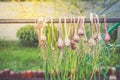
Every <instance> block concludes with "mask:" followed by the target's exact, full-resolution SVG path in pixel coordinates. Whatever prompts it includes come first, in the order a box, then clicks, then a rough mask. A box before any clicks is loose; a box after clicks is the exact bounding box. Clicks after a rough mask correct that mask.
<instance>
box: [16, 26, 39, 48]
mask: <svg viewBox="0 0 120 80" xmlns="http://www.w3.org/2000/svg"><path fill="white" fill-rule="evenodd" d="M17 37H18V38H19V39H20V41H21V43H22V44H23V45H25V46H36V45H37V43H38V37H37V34H36V32H35V30H34V27H33V25H25V26H23V27H21V28H20V29H19V30H18V31H17Z"/></svg>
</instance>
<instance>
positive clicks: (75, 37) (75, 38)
mask: <svg viewBox="0 0 120 80" xmlns="http://www.w3.org/2000/svg"><path fill="white" fill-rule="evenodd" d="M74 23H75V19H74ZM78 24H79V18H78V22H77V25H76V27H75V32H74V37H73V39H74V41H75V42H77V43H78V42H79V40H80V37H79V36H78V34H77V29H78Z"/></svg>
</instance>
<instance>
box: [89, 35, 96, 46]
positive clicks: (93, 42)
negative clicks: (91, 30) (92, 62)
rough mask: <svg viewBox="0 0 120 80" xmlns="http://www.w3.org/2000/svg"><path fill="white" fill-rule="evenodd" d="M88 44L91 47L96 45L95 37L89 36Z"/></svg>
mask: <svg viewBox="0 0 120 80" xmlns="http://www.w3.org/2000/svg"><path fill="white" fill-rule="evenodd" d="M88 44H89V46H90V47H93V46H95V45H96V42H95V39H94V38H93V37H91V38H90V39H89V41H88Z"/></svg>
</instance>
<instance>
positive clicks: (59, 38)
mask: <svg viewBox="0 0 120 80" xmlns="http://www.w3.org/2000/svg"><path fill="white" fill-rule="evenodd" d="M57 45H58V48H59V49H62V48H63V47H64V41H63V40H62V26H61V18H60V19H59V37H58V43H57Z"/></svg>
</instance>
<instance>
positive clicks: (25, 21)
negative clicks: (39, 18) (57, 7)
mask: <svg viewBox="0 0 120 80" xmlns="http://www.w3.org/2000/svg"><path fill="white" fill-rule="evenodd" d="M77 20H78V18H76V19H75V22H76V23H77ZM99 21H100V23H103V22H104V19H103V18H100V19H99ZM58 22H59V19H58V18H54V19H53V23H58ZM61 22H62V23H64V18H62V20H61ZM66 22H67V23H70V22H74V19H73V18H72V19H71V18H66ZM106 22H107V23H115V22H120V18H107V20H106ZM4 23H5V24H10V23H35V19H0V24H4ZM47 23H51V19H50V18H49V19H48V21H47ZM85 23H90V19H89V18H85Z"/></svg>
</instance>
